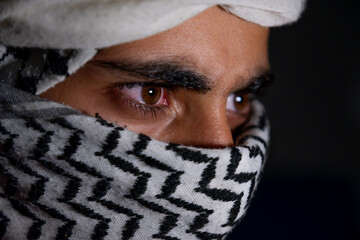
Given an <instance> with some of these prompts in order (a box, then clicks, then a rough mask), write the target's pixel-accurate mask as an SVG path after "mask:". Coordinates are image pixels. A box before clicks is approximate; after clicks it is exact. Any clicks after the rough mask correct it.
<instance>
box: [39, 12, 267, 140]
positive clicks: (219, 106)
mask: <svg viewBox="0 0 360 240" xmlns="http://www.w3.org/2000/svg"><path fill="white" fill-rule="evenodd" d="M267 43H268V29H267V28H264V27H261V26H259V25H256V24H253V23H250V22H247V21H244V20H242V19H240V18H238V17H236V16H233V15H231V14H229V13H227V12H225V11H223V10H222V9H220V8H219V7H212V8H210V9H208V10H206V11H204V12H203V13H201V14H199V15H197V16H196V17H194V18H192V19H190V20H187V21H185V22H184V23H182V24H181V25H179V26H177V27H175V28H172V29H170V30H167V31H165V32H162V33H160V34H157V35H154V36H151V37H148V38H145V39H142V40H137V41H133V42H130V43H125V44H120V45H117V46H113V47H110V48H106V49H103V50H101V51H99V52H98V54H97V55H96V56H95V57H94V58H93V59H92V60H91V61H89V62H88V63H87V64H86V65H85V66H84V67H82V68H81V69H79V70H78V71H77V72H76V73H75V74H73V75H71V76H69V77H68V78H67V79H66V80H65V81H64V82H62V83H59V84H58V85H56V86H55V87H54V88H52V89H49V90H48V91H46V92H45V93H43V94H42V95H41V96H42V97H45V98H48V99H52V100H54V101H56V102H60V103H64V104H68V105H70V106H72V107H73V108H76V109H78V110H80V111H82V112H84V113H86V114H88V115H91V116H95V115H96V114H99V115H100V116H101V117H102V118H103V119H106V120H108V121H110V122H113V123H115V124H117V125H120V126H126V128H128V129H129V130H132V131H135V132H138V133H143V134H146V135H148V136H150V137H152V138H155V139H158V140H161V141H169V142H174V143H180V144H184V145H192V146H198V147H225V146H231V145H233V144H234V142H233V137H232V132H234V131H235V130H236V128H237V127H239V126H241V124H243V123H244V122H245V121H246V119H247V117H248V116H249V114H250V112H251V106H250V104H249V98H250V97H251V92H253V91H256V89H258V88H259V87H260V85H261V84H262V83H263V82H266V81H267V80H268V77H267V73H268V72H269V63H268V56H267Z"/></svg>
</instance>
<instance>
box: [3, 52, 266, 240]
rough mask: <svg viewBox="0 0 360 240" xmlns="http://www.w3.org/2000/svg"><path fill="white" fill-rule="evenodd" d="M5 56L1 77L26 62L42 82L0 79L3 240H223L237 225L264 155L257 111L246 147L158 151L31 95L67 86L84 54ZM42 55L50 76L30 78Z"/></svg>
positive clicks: (137, 137)
mask: <svg viewBox="0 0 360 240" xmlns="http://www.w3.org/2000/svg"><path fill="white" fill-rule="evenodd" d="M1 47H2V46H0V58H1V60H2V61H0V70H2V71H0V72H1V74H5V75H6V71H4V70H6V69H7V68H9V67H10V68H11V67H14V66H15V67H16V66H17V64H18V63H19V64H20V65H22V66H23V67H21V68H20V70H19V71H18V75H21V76H26V77H27V78H31V79H33V80H34V79H35V80H34V81H28V82H27V83H28V84H29V85H26V84H21V83H19V81H21V79H22V77H20V78H19V77H15V79H11V78H9V79H5V78H4V76H3V75H1V74H0V80H1V81H2V82H3V83H4V84H0V92H1V94H0V104H1V105H0V239H96V240H97V239H174V240H175V239H189V240H191V239H223V238H224V237H225V236H226V235H227V234H228V232H229V231H230V230H231V229H232V227H233V226H234V225H235V224H237V223H238V222H239V221H240V219H241V218H242V216H243V215H244V213H245V211H246V209H247V207H248V204H249V201H250V199H251V197H252V195H253V192H254V189H255V187H256V185H257V182H258V180H259V178H260V173H261V169H262V166H263V163H264V160H265V158H266V154H267V153H266V152H267V148H268V146H267V145H268V132H269V126H268V121H267V118H266V114H265V111H264V109H263V107H262V106H261V105H260V103H258V102H257V101H253V102H252V105H253V106H252V107H253V110H254V111H253V114H252V116H251V118H249V121H248V122H247V123H246V124H245V125H244V126H242V127H241V129H239V132H241V135H240V136H239V137H238V139H237V142H238V144H239V147H233V148H225V149H201V148H194V147H187V146H182V145H178V144H172V143H164V142H159V141H156V140H153V139H151V138H149V137H147V136H145V135H142V134H136V133H133V132H130V131H128V130H126V129H124V128H121V127H118V126H114V125H113V124H111V123H108V122H106V121H105V120H103V119H101V118H100V117H99V116H98V117H97V118H92V117H89V116H85V115H82V114H81V113H79V112H77V111H75V110H73V109H71V108H69V107H66V106H64V105H61V104H57V103H53V102H48V101H45V100H44V99H40V98H37V97H36V96H33V95H31V94H27V93H25V92H29V93H34V92H37V91H38V87H39V86H41V85H43V84H44V83H45V85H46V81H52V80H51V79H50V78H52V77H53V78H55V79H57V80H58V81H60V80H59V79H63V78H65V77H66V75H67V74H69V68H71V67H72V66H70V65H69V62H70V61H72V63H74V61H75V62H76V57H78V56H80V55H78V54H79V52H73V53H72V54H71V55H67V53H70V52H71V51H65V52H61V51H56V50H51V51H46V50H42V51H40V52H39V50H36V49H35V50H32V51H30V52H31V54H30V55H27V54H29V51H27V50H26V49H22V50H21V51H20V50H19V49H11V48H5V49H1ZM24 51H25V52H24ZM34 51H35V52H36V54H35V53H34ZM44 51H45V52H44ZM39 53H40V55H41V56H42V58H40V59H42V61H45V62H42V63H40V65H38V67H39V66H45V68H42V69H43V70H44V69H45V70H44V71H37V70H36V71H28V70H25V69H30V68H31V66H33V64H32V62H33V60H34V58H35V59H38V60H39ZM65 53H66V54H65ZM44 54H45V55H44ZM49 54H50V55H53V57H52V58H51V57H49V56H50V55H49ZM87 56H91V54H89V55H87ZM58 58H64V64H62V67H59V69H54V67H51V63H49V61H50V59H55V60H54V62H57V60H58ZM79 59H80V60H81V61H86V60H85V59H86V58H84V57H80V58H79ZM40 62H41V61H40ZM78 65H79V66H80V65H81V64H78ZM46 66H47V67H46ZM41 72H42V73H41ZM65 72H67V73H66V74H65ZM38 74H40V75H41V76H40V75H39V76H40V77H39V76H38ZM57 74H58V75H57ZM35 75H36V76H37V77H34V76H35ZM5 77H7V76H5ZM49 79H50V80H49ZM16 86H18V88H20V89H21V90H22V91H19V90H17V89H15V88H14V87H16ZM24 91H25V92H24ZM19 226H21V227H19Z"/></svg>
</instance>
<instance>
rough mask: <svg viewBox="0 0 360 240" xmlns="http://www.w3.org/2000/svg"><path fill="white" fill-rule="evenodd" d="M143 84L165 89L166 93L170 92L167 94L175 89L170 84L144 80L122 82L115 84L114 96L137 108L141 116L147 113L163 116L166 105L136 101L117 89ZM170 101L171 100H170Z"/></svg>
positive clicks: (152, 115)
mask: <svg viewBox="0 0 360 240" xmlns="http://www.w3.org/2000/svg"><path fill="white" fill-rule="evenodd" d="M145 86H156V87H161V88H163V89H164V91H166V92H167V93H170V94H168V95H171V92H174V91H176V90H177V88H176V87H175V86H170V85H164V84H160V83H144V82H134V83H133V82H131V83H123V84H118V85H116V86H115V91H116V97H120V98H121V99H123V100H125V102H126V103H127V104H128V106H130V107H131V108H134V109H135V110H138V111H139V112H140V113H141V115H142V117H147V116H148V115H151V117H153V118H156V117H159V116H164V115H165V113H166V110H167V109H168V106H148V105H146V104H143V103H140V102H137V101H135V100H133V99H131V98H130V97H128V96H125V95H124V94H122V93H121V92H120V91H119V90H122V89H123V88H124V87H127V88H129V89H131V88H134V87H145ZM170 103H171V101H170Z"/></svg>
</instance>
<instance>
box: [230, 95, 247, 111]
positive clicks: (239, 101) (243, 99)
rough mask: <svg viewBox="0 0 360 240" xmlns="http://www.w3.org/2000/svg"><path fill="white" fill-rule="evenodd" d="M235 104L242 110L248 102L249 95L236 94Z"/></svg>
mask: <svg viewBox="0 0 360 240" xmlns="http://www.w3.org/2000/svg"><path fill="white" fill-rule="evenodd" d="M233 99H234V106H235V108H236V109H237V110H242V109H243V108H244V107H246V105H247V103H248V98H247V95H236V96H234V98H233Z"/></svg>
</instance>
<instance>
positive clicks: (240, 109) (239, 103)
mask: <svg viewBox="0 0 360 240" xmlns="http://www.w3.org/2000/svg"><path fill="white" fill-rule="evenodd" d="M249 107H250V106H249V94H242V93H231V94H230V95H229V96H228V98H227V100H226V110H227V111H230V112H233V113H239V114H240V113H244V112H245V111H247V110H249Z"/></svg>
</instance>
